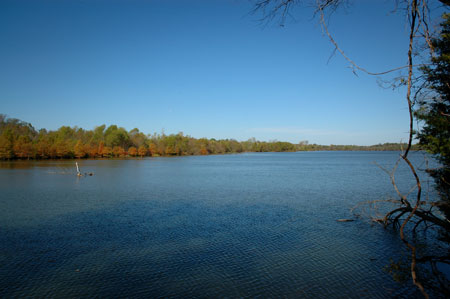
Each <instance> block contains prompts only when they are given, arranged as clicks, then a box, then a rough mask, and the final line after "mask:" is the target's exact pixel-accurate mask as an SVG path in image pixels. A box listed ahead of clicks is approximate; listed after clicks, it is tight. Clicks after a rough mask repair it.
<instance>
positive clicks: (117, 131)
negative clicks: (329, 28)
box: [0, 114, 405, 160]
mask: <svg viewBox="0 0 450 299" xmlns="http://www.w3.org/2000/svg"><path fill="white" fill-rule="evenodd" d="M105 128H106V126H105V125H101V126H98V127H96V128H94V130H92V131H89V130H84V129H81V128H77V127H74V128H71V127H68V126H62V127H61V128H59V129H58V130H57V131H47V130H45V129H42V130H40V131H39V132H37V131H36V130H35V129H34V128H33V126H32V125H31V124H29V123H26V122H22V121H20V120H17V119H14V118H12V119H11V118H7V117H6V116H5V115H2V114H0V160H7V159H63V158H66V159H67V158H77V159H82V158H112V157H116V158H123V157H127V156H131V157H136V156H139V157H145V156H184V155H211V154H232V153H242V152H294V151H343V150H344V151H348V150H370V151H372V150H373V151H379V150H396V151H399V150H401V149H402V147H404V146H405V145H402V144H398V143H385V144H378V145H373V146H356V145H317V144H308V142H307V141H301V142H300V143H298V144H293V143H290V142H282V141H276V140H275V141H270V142H266V141H258V140H256V139H255V138H250V139H249V140H247V141H242V142H239V141H237V140H234V139H222V140H216V139H207V138H200V139H196V138H193V137H190V136H186V135H184V134H183V133H178V134H170V135H166V134H164V133H163V134H156V133H155V134H153V135H145V134H144V133H141V132H139V130H138V129H137V128H135V129H132V130H131V131H130V132H127V131H126V130H125V129H124V128H119V127H117V126H116V125H111V126H109V127H108V128H106V130H105Z"/></svg>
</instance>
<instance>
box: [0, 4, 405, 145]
mask: <svg viewBox="0 0 450 299" xmlns="http://www.w3.org/2000/svg"><path fill="white" fill-rule="evenodd" d="M354 2H355V3H354V4H353V5H352V6H350V7H349V8H347V9H341V10H340V11H338V12H337V13H336V14H335V15H334V16H333V18H332V19H331V22H330V30H331V31H332V33H333V34H334V36H335V38H336V39H337V41H338V42H339V43H340V45H341V47H342V48H343V49H344V50H345V51H346V53H347V54H348V55H349V56H351V57H352V58H353V59H354V60H355V61H357V62H358V63H360V64H361V65H362V66H364V67H366V68H368V69H371V70H373V71H383V70H386V69H389V68H392V67H397V66H400V65H403V64H404V63H405V61H406V53H407V46H408V45H407V32H406V26H405V17H404V16H403V15H401V14H400V13H397V14H394V13H393V14H389V11H391V10H392V9H393V5H392V2H393V1H369V0H367V1H354ZM356 2H358V3H356ZM251 9H252V5H251V2H249V1H238V0H214V1H211V0H209V1H207V0H204V1H195V0H192V1H183V0H178V1H176V0H174V1H167V0H155V1H137V0H123V1H118V0H108V1H106V0H104V1H101V0H84V1H69V0H53V1H39V0H33V1H31V0H30V1H21V0H12V1H10V0H2V1H0V45H1V46H0V66H1V67H0V113H3V114H7V115H8V116H9V117H14V118H19V119H21V120H24V121H27V122H30V123H32V124H33V125H34V127H35V128H36V129H40V128H47V129H50V130H56V129H58V128H59V127H60V126H63V125H69V126H78V127H82V128H85V129H93V128H94V127H95V126H97V125H101V124H106V125H110V124H117V125H118V126H121V127H124V128H126V129H127V130H131V129H133V128H135V127H137V128H139V129H140V131H142V132H144V133H154V132H158V133H159V132H161V131H162V130H164V132H165V133H166V134H170V133H178V132H181V131H182V132H184V133H185V134H187V135H190V136H193V137H196V138H200V137H207V138H216V139H222V138H234V139H237V140H246V139H248V138H250V137H255V138H256V139H258V140H266V141H268V140H275V139H276V140H282V141H290V142H294V143H297V142H299V141H301V140H308V141H309V142H310V143H319V144H360V145H369V144H376V143H383V142H400V141H406V140H407V132H408V112H407V105H406V101H405V96H404V90H395V91H393V90H390V89H383V88H381V87H379V86H378V84H377V81H376V78H374V77H371V76H368V75H364V74H359V76H355V75H354V74H353V73H352V71H351V70H350V69H349V68H348V63H346V62H345V61H344V60H343V59H342V58H341V57H339V56H337V55H336V56H335V57H334V58H332V59H331V60H330V61H329V62H328V58H329V57H330V54H331V53H332V51H333V46H332V45H331V44H330V42H329V41H328V40H327V38H326V37H324V36H323V34H322V32H321V29H320V26H319V24H318V21H317V19H313V18H312V12H311V10H310V9H309V8H308V7H298V8H297V9H296V10H294V11H293V16H294V17H295V19H288V21H287V23H286V26H284V27H281V26H278V25H277V23H276V22H273V23H270V24H268V25H266V26H263V25H262V24H261V23H259V22H258V21H257V19H258V18H259V17H260V15H250V14H249V11H250V10H251Z"/></svg>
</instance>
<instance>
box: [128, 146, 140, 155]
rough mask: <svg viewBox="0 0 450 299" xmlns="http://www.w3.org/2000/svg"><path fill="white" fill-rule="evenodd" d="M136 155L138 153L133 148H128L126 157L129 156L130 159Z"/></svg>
mask: <svg viewBox="0 0 450 299" xmlns="http://www.w3.org/2000/svg"><path fill="white" fill-rule="evenodd" d="M137 153H138V151H137V149H136V148H135V147H134V146H130V147H129V148H128V155H130V156H131V157H136V156H137Z"/></svg>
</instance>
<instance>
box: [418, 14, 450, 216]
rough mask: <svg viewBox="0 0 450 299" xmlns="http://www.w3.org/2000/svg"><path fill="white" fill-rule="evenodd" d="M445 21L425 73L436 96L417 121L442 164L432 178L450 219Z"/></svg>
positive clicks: (448, 19)
mask: <svg viewBox="0 0 450 299" xmlns="http://www.w3.org/2000/svg"><path fill="white" fill-rule="evenodd" d="M443 19H444V22H443V23H441V27H442V31H441V34H440V37H439V38H437V39H434V40H432V45H433V47H434V51H435V56H434V57H432V58H431V65H430V66H426V67H424V68H423V69H422V70H423V73H424V75H425V77H426V83H428V85H427V87H428V89H429V90H431V91H432V95H433V96H432V97H431V98H429V99H425V100H423V101H422V102H421V105H420V108H419V109H418V111H417V112H416V117H417V118H418V119H419V120H421V121H423V123H424V125H423V127H422V129H421V130H420V132H418V134H417V137H418V138H419V142H420V144H421V145H422V146H423V147H424V148H425V149H426V150H427V151H429V152H430V153H432V154H433V155H434V156H435V157H436V158H437V160H439V161H440V162H441V164H442V167H440V168H438V169H434V170H432V171H431V174H432V176H433V177H434V179H435V182H436V186H437V190H438V191H439V195H440V197H441V202H440V203H439V207H440V209H441V210H442V211H443V212H444V214H445V216H446V218H447V219H450V85H449V83H450V14H449V13H446V14H444V15H443Z"/></svg>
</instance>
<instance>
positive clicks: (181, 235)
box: [0, 152, 420, 298]
mask: <svg viewBox="0 0 450 299" xmlns="http://www.w3.org/2000/svg"><path fill="white" fill-rule="evenodd" d="M397 158H398V153H393V152H381V153H379V152H377V153H373V152H370V153H369V152H318V153H276V154H275V153H265V154H242V155H226V156H202V157H178V158H148V159H142V160H141V159H135V160H131V159H130V160H83V161H79V164H80V167H81V171H82V172H94V173H95V175H94V176H88V177H81V178H78V177H77V176H76V169H75V162H74V161H73V160H64V161H38V162H35V161H17V162H1V163H0V190H1V194H0V228H1V230H0V264H1V265H2V266H1V267H0V277H1V278H2V279H1V280H0V297H3V298H4V297H25V296H37V297H81V296H86V297H95V296H99V297H111V296H123V297H256V296H263V297H280V296H285V297H294V298H299V297H319V298H325V297H353V298H359V297H367V298H386V297H394V296H415V295H417V293H416V291H415V289H414V288H413V287H412V286H411V285H409V284H407V285H399V284H396V283H394V282H393V281H392V279H391V278H390V276H389V275H388V274H387V273H385V272H383V270H382V268H383V266H384V265H386V264H387V263H388V260H389V258H396V257H399V256H400V255H401V254H402V252H399V251H398V248H399V247H400V248H403V246H402V245H401V244H400V243H399V240H398V238H397V236H396V235H395V234H391V233H389V232H388V231H385V230H383V229H382V228H381V227H379V226H372V225H370V224H368V223H366V222H363V221H355V222H349V223H338V222H336V219H339V218H350V217H352V215H351V214H350V212H349V209H350V208H351V207H353V206H354V205H355V204H356V203H358V202H360V201H362V200H373V199H382V198H385V197H386V196H388V195H391V194H392V187H391V186H390V183H389V178H387V177H386V174H385V173H383V172H382V171H381V170H379V169H378V168H377V167H376V166H375V165H373V164H372V163H371V162H372V161H377V162H378V163H380V164H382V165H387V166H389V165H393V163H394V162H395V160H396V159H397ZM419 158H420V157H417V159H419ZM408 178H409V173H408V172H407V169H406V168H400V169H399V170H398V172H397V180H398V181H399V184H400V187H401V188H409V179H408ZM405 190H406V189H405Z"/></svg>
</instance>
